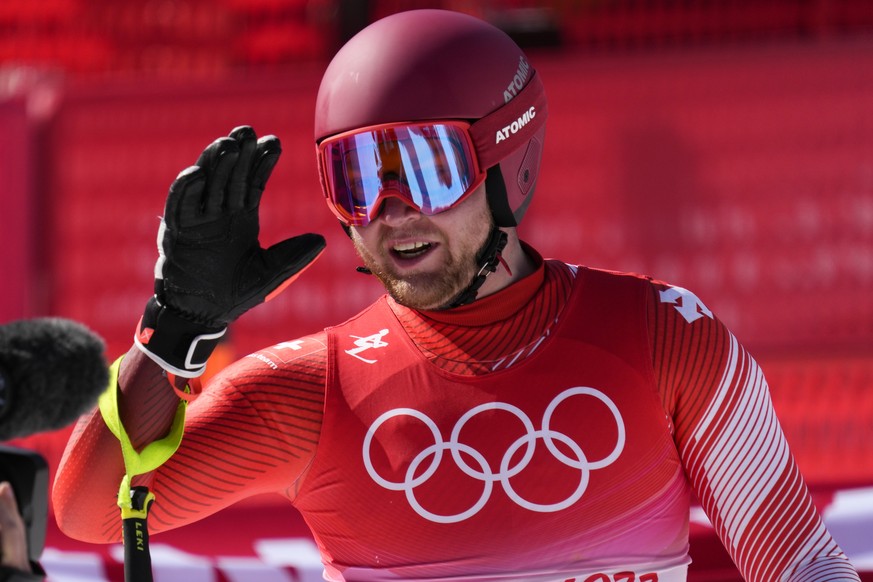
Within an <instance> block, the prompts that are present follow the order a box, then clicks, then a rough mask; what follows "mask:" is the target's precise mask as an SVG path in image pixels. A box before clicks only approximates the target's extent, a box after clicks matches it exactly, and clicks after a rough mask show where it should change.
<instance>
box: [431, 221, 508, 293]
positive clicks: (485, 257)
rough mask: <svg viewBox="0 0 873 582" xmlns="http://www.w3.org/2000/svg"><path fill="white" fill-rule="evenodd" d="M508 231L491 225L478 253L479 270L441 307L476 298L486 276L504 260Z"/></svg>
mask: <svg viewBox="0 0 873 582" xmlns="http://www.w3.org/2000/svg"><path fill="white" fill-rule="evenodd" d="M506 241H507V236H506V233H505V232H503V231H502V230H500V229H499V228H497V227H496V226H492V227H491V232H490V233H489V234H488V240H487V241H485V244H484V245H483V246H482V249H481V250H480V251H479V253H478V254H477V255H476V264H477V265H479V272H478V273H476V276H475V277H473V280H472V281H471V282H470V285H469V286H468V287H467V288H466V289H464V290H463V291H461V292H460V293H459V294H458V295H457V296H456V297H455V298H454V299H453V300H452V301H450V302H449V303H447V304H446V305H444V306H443V307H441V308H440V309H451V308H453V307H460V306H461V305H466V304H468V303H472V302H473V301H474V300H475V299H476V294H477V293H478V292H479V288H480V287H481V286H482V285H483V284H484V283H485V278H486V277H488V275H490V274H491V273H493V272H494V271H496V270H497V265H499V264H500V263H501V262H502V261H503V257H502V256H501V255H500V253H502V252H503V249H504V248H505V247H506Z"/></svg>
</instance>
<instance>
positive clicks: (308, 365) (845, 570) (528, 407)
mask: <svg viewBox="0 0 873 582" xmlns="http://www.w3.org/2000/svg"><path fill="white" fill-rule="evenodd" d="M525 248H526V250H527V252H528V253H530V254H532V255H535V251H533V250H532V249H530V247H525ZM537 258H538V260H539V264H540V266H539V269H538V270H537V271H536V273H534V274H533V275H531V276H529V277H527V278H525V279H524V280H522V281H521V282H519V283H517V284H515V285H513V286H511V287H509V288H507V289H505V290H503V291H501V292H499V293H496V294H494V295H491V296H489V297H485V298H483V299H480V300H478V301H476V302H474V303H473V304H470V305H467V306H464V307H461V308H457V309H453V310H448V311H445V312H418V311H414V310H410V309H407V308H404V307H402V306H399V305H397V304H396V303H395V302H394V301H393V300H391V299H389V298H387V297H383V298H381V299H379V300H378V301H376V302H375V303H374V304H373V305H371V306H370V307H368V308H367V309H365V310H364V311H363V312H361V313H360V314H358V315H357V316H355V317H353V318H352V319H350V320H349V321H347V322H345V323H343V324H341V325H338V326H335V327H331V328H329V329H327V330H325V331H324V332H323V333H319V334H315V335H312V336H307V337H303V338H300V339H298V340H295V341H291V342H283V343H280V344H277V345H275V346H272V347H270V348H266V349H264V350H261V351H259V352H257V353H255V354H251V355H250V356H248V357H245V358H243V359H241V360H240V361H239V362H237V363H235V364H233V365H232V366H230V367H229V368H227V369H226V370H225V371H224V372H222V373H221V374H219V375H218V376H217V377H216V378H215V379H214V380H212V381H211V382H210V383H209V384H208V385H207V387H206V388H205V390H204V392H203V394H201V395H200V396H199V397H198V398H197V399H196V400H195V401H194V402H193V403H192V404H191V405H190V406H189V410H188V418H187V421H186V432H185V436H184V439H183V441H182V445H181V446H180V448H179V450H178V452H177V453H176V454H175V455H174V456H173V458H171V459H170V461H168V462H167V463H166V464H165V465H163V466H162V467H161V468H159V469H158V470H157V471H155V473H154V474H152V475H150V476H149V478H148V480H149V482H150V483H151V487H152V490H153V491H154V492H155V494H156V495H157V498H158V501H157V503H156V504H155V506H154V509H153V511H152V514H153V518H151V520H150V526H152V530H153V531H160V530H162V529H168V528H172V527H178V526H181V525H184V524H185V523H189V522H191V521H194V520H196V519H199V518H202V517H204V516H206V515H209V514H211V513H214V512H215V511H218V510H220V509H221V508H222V507H226V506H228V505H229V504H231V503H234V502H235V501H238V500H240V499H242V498H244V497H247V496H250V495H254V494H258V493H263V492H267V491H273V492H279V493H281V494H282V495H284V496H286V497H287V498H288V499H289V500H290V501H291V502H292V503H293V504H294V505H295V507H296V508H297V509H298V510H299V511H300V512H301V514H302V516H303V518H304V519H305V520H306V522H307V524H308V525H309V527H310V529H311V531H312V533H313V536H314V539H315V541H316V543H317V544H318V546H319V549H320V551H321V554H322V559H323V562H324V564H325V578H326V579H327V580H335V581H342V580H349V581H352V580H360V581H388V580H431V581H433V580H477V581H496V580H514V581H530V582H533V581H548V582H564V581H574V582H609V581H623V582H629V581H639V582H654V581H661V582H673V581H683V580H685V578H686V571H687V565H688V563H689V561H690V559H689V555H688V527H689V506H690V503H691V499H692V494H694V495H696V497H697V498H698V499H699V501H700V503H701V504H702V506H703V508H704V510H705V511H706V513H707V514H708V516H709V518H710V520H711V521H712V523H713V526H714V527H715V529H716V531H717V533H718V534H719V536H720V537H721V539H722V541H723V543H724V545H725V547H726V548H727V550H728V552H729V553H730V555H731V556H732V558H733V559H734V561H735V563H736V564H737V566H738V568H739V569H740V571H741V572H742V573H743V575H744V577H745V578H746V579H747V580H754V581H761V582H764V581H766V582H771V581H774V580H793V581H813V580H830V581H832V580H858V579H859V578H858V576H857V574H856V573H855V571H854V569H853V568H852V566H851V565H850V564H849V562H848V560H847V559H846V557H845V555H844V554H843V552H842V551H841V550H840V548H839V547H838V545H837V544H836V543H835V542H834V540H833V539H832V538H831V536H830V534H829V533H828V531H827V529H826V528H825V526H824V524H823V522H822V520H821V518H820V516H819V515H818V513H817V512H816V510H815V507H814V505H813V504H812V501H811V499H810V497H809V494H808V492H807V490H806V486H805V484H804V482H803V479H802V477H801V475H800V474H799V472H798V470H797V467H796V465H795V463H794V461H793V458H792V456H791V454H790V451H789V449H788V446H787V444H786V441H785V438H784V436H783V434H782V431H781V429H780V427H779V423H778V421H777V419H776V417H775V415H774V411H773V407H772V404H771V402H770V398H769V393H768V388H767V384H766V381H765V380H764V376H763V374H762V372H761V370H760V369H759V367H758V365H757V364H756V363H755V361H754V360H753V359H752V358H751V357H750V356H749V354H748V353H747V352H746V351H745V350H744V349H743V347H742V346H741V345H740V344H739V342H738V341H737V339H736V338H735V337H734V336H733V335H732V334H731V333H730V332H729V330H728V329H727V328H726V327H725V326H724V325H723V324H722V323H721V322H720V321H719V320H718V319H717V318H716V317H715V316H714V314H713V313H712V312H711V311H710V310H709V309H708V308H707V307H706V306H705V304H704V303H703V302H701V301H700V299H698V298H697V297H696V296H695V295H694V294H693V293H691V292H689V291H687V290H685V289H682V288H678V287H674V286H670V285H666V284H664V283H660V282H657V281H653V280H651V279H648V278H645V277H641V276H637V275H631V274H623V273H614V272H608V271H602V270H596V269H590V268H583V267H576V266H572V265H567V264H565V263H562V262H558V261H553V260H549V261H542V259H539V257H537ZM158 389H159V388H157V387H151V388H150V389H144V390H145V392H148V390H154V391H157V390H158ZM160 389H161V390H164V391H166V387H161V388H160ZM142 398H143V401H146V400H147V398H148V394H145V395H143V396H142ZM125 422H127V419H125ZM131 422H134V421H133V419H131ZM143 422H147V421H143ZM117 448H118V443H117V441H115V440H114V437H113V436H112V435H111V434H110V433H109V431H108V430H107V429H106V427H105V425H104V424H103V422H102V419H101V417H100V415H99V413H96V414H94V415H91V416H88V417H85V418H83V419H82V421H81V422H80V424H79V425H78V426H77V429H76V431H75V432H74V434H73V437H72V439H71V442H70V444H69V446H68V449H67V452H66V454H65V457H64V460H63V461H62V464H61V468H60V470H59V476H58V479H57V482H56V485H55V489H54V501H55V511H56V514H57V516H58V522H59V524H60V526H61V528H62V529H63V530H64V531H65V532H67V533H68V535H71V536H72V537H76V538H79V539H84V540H91V541H95V542H109V541H117V540H118V535H119V532H118V529H119V528H118V509H117V507H115V505H114V498H115V493H116V491H117V487H118V483H119V481H120V478H121V475H123V473H124V470H123V466H122V464H121V458H120V454H119V453H117V452H113V450H114V449H117Z"/></svg>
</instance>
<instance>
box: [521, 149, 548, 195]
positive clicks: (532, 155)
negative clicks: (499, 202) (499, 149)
mask: <svg viewBox="0 0 873 582" xmlns="http://www.w3.org/2000/svg"><path fill="white" fill-rule="evenodd" d="M541 151H542V147H541V146H540V142H539V140H538V139H537V138H532V139H531V140H530V141H529V142H528V144H527V151H526V152H525V154H524V158H523V159H522V160H521V166H520V167H519V169H518V188H519V189H520V190H521V194H522V195H523V196H527V194H528V192H529V191H530V189H531V186H533V183H534V180H533V179H534V177H535V172H536V168H537V166H539V163H540V152H541Z"/></svg>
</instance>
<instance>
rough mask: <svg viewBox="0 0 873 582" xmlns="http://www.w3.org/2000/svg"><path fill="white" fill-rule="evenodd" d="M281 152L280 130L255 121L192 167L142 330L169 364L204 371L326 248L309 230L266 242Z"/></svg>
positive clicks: (170, 219) (177, 190)
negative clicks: (225, 339)
mask: <svg viewBox="0 0 873 582" xmlns="http://www.w3.org/2000/svg"><path fill="white" fill-rule="evenodd" d="M281 153H282V148H281V145H280V143H279V140H278V138H276V137H275V136H267V137H263V138H261V139H257V136H256V135H255V132H254V130H253V129H252V128H251V127H248V126H243V127H238V128H236V129H234V130H233V131H232V132H231V133H230V136H229V137H226V138H221V139H218V140H216V141H214V142H213V143H212V144H210V145H209V147H207V148H206V149H205V150H204V151H203V153H202V154H201V155H200V158H199V159H198V160H197V164H196V165H194V166H191V167H189V168H187V169H185V170H183V171H182V172H181V173H180V174H179V176H178V177H177V178H176V180H175V181H174V182H173V184H172V185H171V186H170V192H169V195H168V196H167V203H166V207H165V209H164V217H163V219H162V220H161V226H160V230H159V231H158V253H159V258H158V261H157V263H156V264H155V295H154V297H152V298H151V299H150V300H149V302H148V304H147V305H146V309H145V313H144V315H143V317H142V320H141V321H140V325H139V329H138V330H137V334H136V336H135V341H136V344H137V346H139V347H140V348H141V349H142V350H143V351H144V352H145V353H146V354H147V355H148V356H149V357H150V358H151V359H153V360H154V361H156V362H157V363H158V364H160V365H161V367H163V368H164V369H165V370H167V371H169V372H172V373H174V374H176V375H178V376H183V377H188V378H191V377H196V376H199V375H200V374H202V373H203V370H204V369H205V368H206V360H207V359H208V357H209V355H210V354H211V353H212V350H213V349H214V348H215V346H216V345H217V343H218V341H219V340H220V338H221V336H222V335H223V334H224V332H225V330H226V329H227V325H228V324H229V323H230V322H232V321H234V320H235V319H236V318H238V317H239V316H240V315H242V314H243V313H245V312H246V311H248V310H249V309H251V308H252V307H254V306H255V305H258V304H259V303H262V302H264V301H265V300H268V299H271V298H272V297H273V296H275V295H276V294H278V292H279V291H281V290H282V289H284V287H285V286H286V285H287V284H288V283H290V282H291V281H293V280H294V278H296V276H297V275H299V274H300V273H301V272H302V271H303V270H304V269H305V268H306V267H307V266H309V264H310V263H312V261H314V260H315V259H316V258H317V257H318V256H319V255H320V254H321V252H322V250H323V249H324V246H325V241H324V237H322V236H321V235H317V234H304V235H300V236H297V237H294V238H290V239H288V240H285V241H282V242H280V243H277V244H275V245H273V246H272V247H270V248H268V249H262V248H261V245H260V243H259V242H258V232H259V230H260V225H259V220H258V207H259V205H260V201H261V194H262V193H263V191H264V186H265V185H266V183H267V180H268V179H269V177H270V174H271V173H272V171H273V168H274V167H275V165H276V162H277V161H278V159H279V155H280V154H281Z"/></svg>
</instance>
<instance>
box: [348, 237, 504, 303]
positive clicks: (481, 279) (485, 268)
mask: <svg viewBox="0 0 873 582" xmlns="http://www.w3.org/2000/svg"><path fill="white" fill-rule="evenodd" d="M346 232H347V233H348V231H346ZM507 240H508V237H507V236H506V233H505V232H503V231H502V230H500V229H499V228H497V227H496V226H492V227H491V232H490V233H488V240H487V241H485V244H484V245H482V249H481V250H480V251H479V253H478V254H477V255H476V264H477V265H479V271H478V272H477V273H476V276H475V277H473V280H472V281H471V282H470V285H469V286H467V288H466V289H464V290H463V291H461V292H460V293H458V295H457V296H456V297H455V298H454V299H453V300H452V301H450V302H448V303H446V304H445V305H444V306H442V307H440V309H451V308H453V307H460V306H461V305H466V304H468V303H472V302H473V301H474V300H475V299H476V294H477V293H478V292H479V288H480V287H481V286H482V285H483V284H484V283H485V278H486V277H488V275H490V274H491V273H493V272H494V271H496V270H497V265H499V264H500V263H503V264H504V266H505V265H506V263H504V262H503V257H502V256H501V254H500V253H502V252H503V249H504V248H505V247H506V241H507ZM508 268H509V267H507V269H508ZM355 270H356V271H357V272H358V273H363V274H364V275H372V274H373V272H372V271H370V269H368V268H367V267H363V266H362V267H356V268H355Z"/></svg>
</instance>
